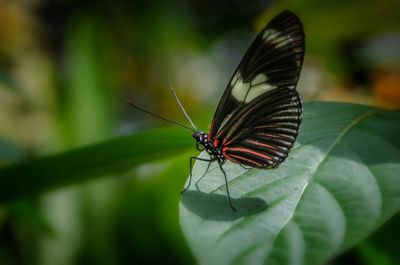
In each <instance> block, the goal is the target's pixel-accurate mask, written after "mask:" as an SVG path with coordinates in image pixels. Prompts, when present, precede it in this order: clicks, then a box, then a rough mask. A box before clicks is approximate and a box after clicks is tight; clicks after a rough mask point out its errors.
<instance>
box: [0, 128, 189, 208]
mask: <svg viewBox="0 0 400 265" xmlns="http://www.w3.org/2000/svg"><path fill="white" fill-rule="evenodd" d="M192 146H193V139H192V138H191V137H190V135H188V133H187V132H185V131H182V130H157V131H151V132H145V133H136V134H132V135H129V136H125V137H120V138H116V139H113V140H109V141H105V142H102V143H98V144H94V145H90V146H87V147H82V148H78V149H74V150H71V151H67V152H64V153H61V154H56V155H51V156H47V157H43V158H38V159H33V160H30V161H25V162H21V163H17V164H13V165H11V166H8V167H4V168H1V169H0V203H1V202H5V201H9V200H12V199H17V198H21V197H26V196H31V195H37V194H39V193H41V192H44V191H47V190H50V189H54V188H57V187H62V186H65V185H69V184H74V183H79V182H82V181H86V180H89V179H93V178H98V177H101V176H105V175H110V174H115V173H123V172H126V171H128V170H131V169H132V168H133V167H134V166H137V165H139V164H143V163H147V162H149V161H154V160H157V159H162V158H168V157H170V156H172V155H175V154H177V153H180V152H182V151H185V150H187V149H188V148H189V147H192Z"/></svg>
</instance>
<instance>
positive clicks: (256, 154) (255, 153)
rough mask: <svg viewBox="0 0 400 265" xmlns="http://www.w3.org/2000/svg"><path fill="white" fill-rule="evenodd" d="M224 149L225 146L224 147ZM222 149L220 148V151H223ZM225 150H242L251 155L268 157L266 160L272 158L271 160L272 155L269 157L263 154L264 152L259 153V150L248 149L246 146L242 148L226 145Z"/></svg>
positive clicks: (262, 157)
mask: <svg viewBox="0 0 400 265" xmlns="http://www.w3.org/2000/svg"><path fill="white" fill-rule="evenodd" d="M224 149H225V148H224ZM224 149H222V151H224ZM226 151H228V152H229V151H236V152H243V153H248V154H252V155H254V156H258V157H260V158H261V159H268V160H272V161H273V159H272V157H270V156H267V155H264V154H261V153H259V152H257V151H253V150H250V149H248V148H243V147H228V148H227V149H226V150H225V152H226Z"/></svg>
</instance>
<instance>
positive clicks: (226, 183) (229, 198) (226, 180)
mask: <svg viewBox="0 0 400 265" xmlns="http://www.w3.org/2000/svg"><path fill="white" fill-rule="evenodd" d="M218 165H219V168H220V169H221V171H222V173H224V178H225V187H226V193H227V194H228V202H229V205H230V206H231V208H232V210H233V211H234V212H236V209H235V207H233V204H232V201H231V195H230V194H229V187H228V179H227V178H226V172H225V170H224V169H223V168H222V164H221V163H218Z"/></svg>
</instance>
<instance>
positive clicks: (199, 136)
mask: <svg viewBox="0 0 400 265" xmlns="http://www.w3.org/2000/svg"><path fill="white" fill-rule="evenodd" d="M192 136H193V138H194V139H195V140H196V142H198V143H200V144H203V145H204V144H205V143H206V142H208V135H207V134H206V133H204V132H200V131H196V132H195V133H194V134H193V135H192Z"/></svg>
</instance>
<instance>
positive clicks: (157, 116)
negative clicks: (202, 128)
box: [126, 99, 196, 132]
mask: <svg viewBox="0 0 400 265" xmlns="http://www.w3.org/2000/svg"><path fill="white" fill-rule="evenodd" d="M126 103H128V105H129V106H131V107H132V108H135V109H137V110H140V111H143V112H144V113H147V114H150V115H151V116H153V117H156V118H158V119H160V120H163V121H166V122H169V123H173V124H175V125H178V126H181V127H183V128H186V129H188V130H191V131H192V132H196V131H195V130H193V129H192V128H190V127H188V126H186V125H185V124H182V123H180V122H177V121H173V120H170V119H167V118H164V117H162V116H160V115H157V114H155V113H152V112H150V111H148V110H145V109H142V108H140V107H138V106H136V105H135V104H133V103H132V102H131V101H130V100H129V99H128V100H126Z"/></svg>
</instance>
